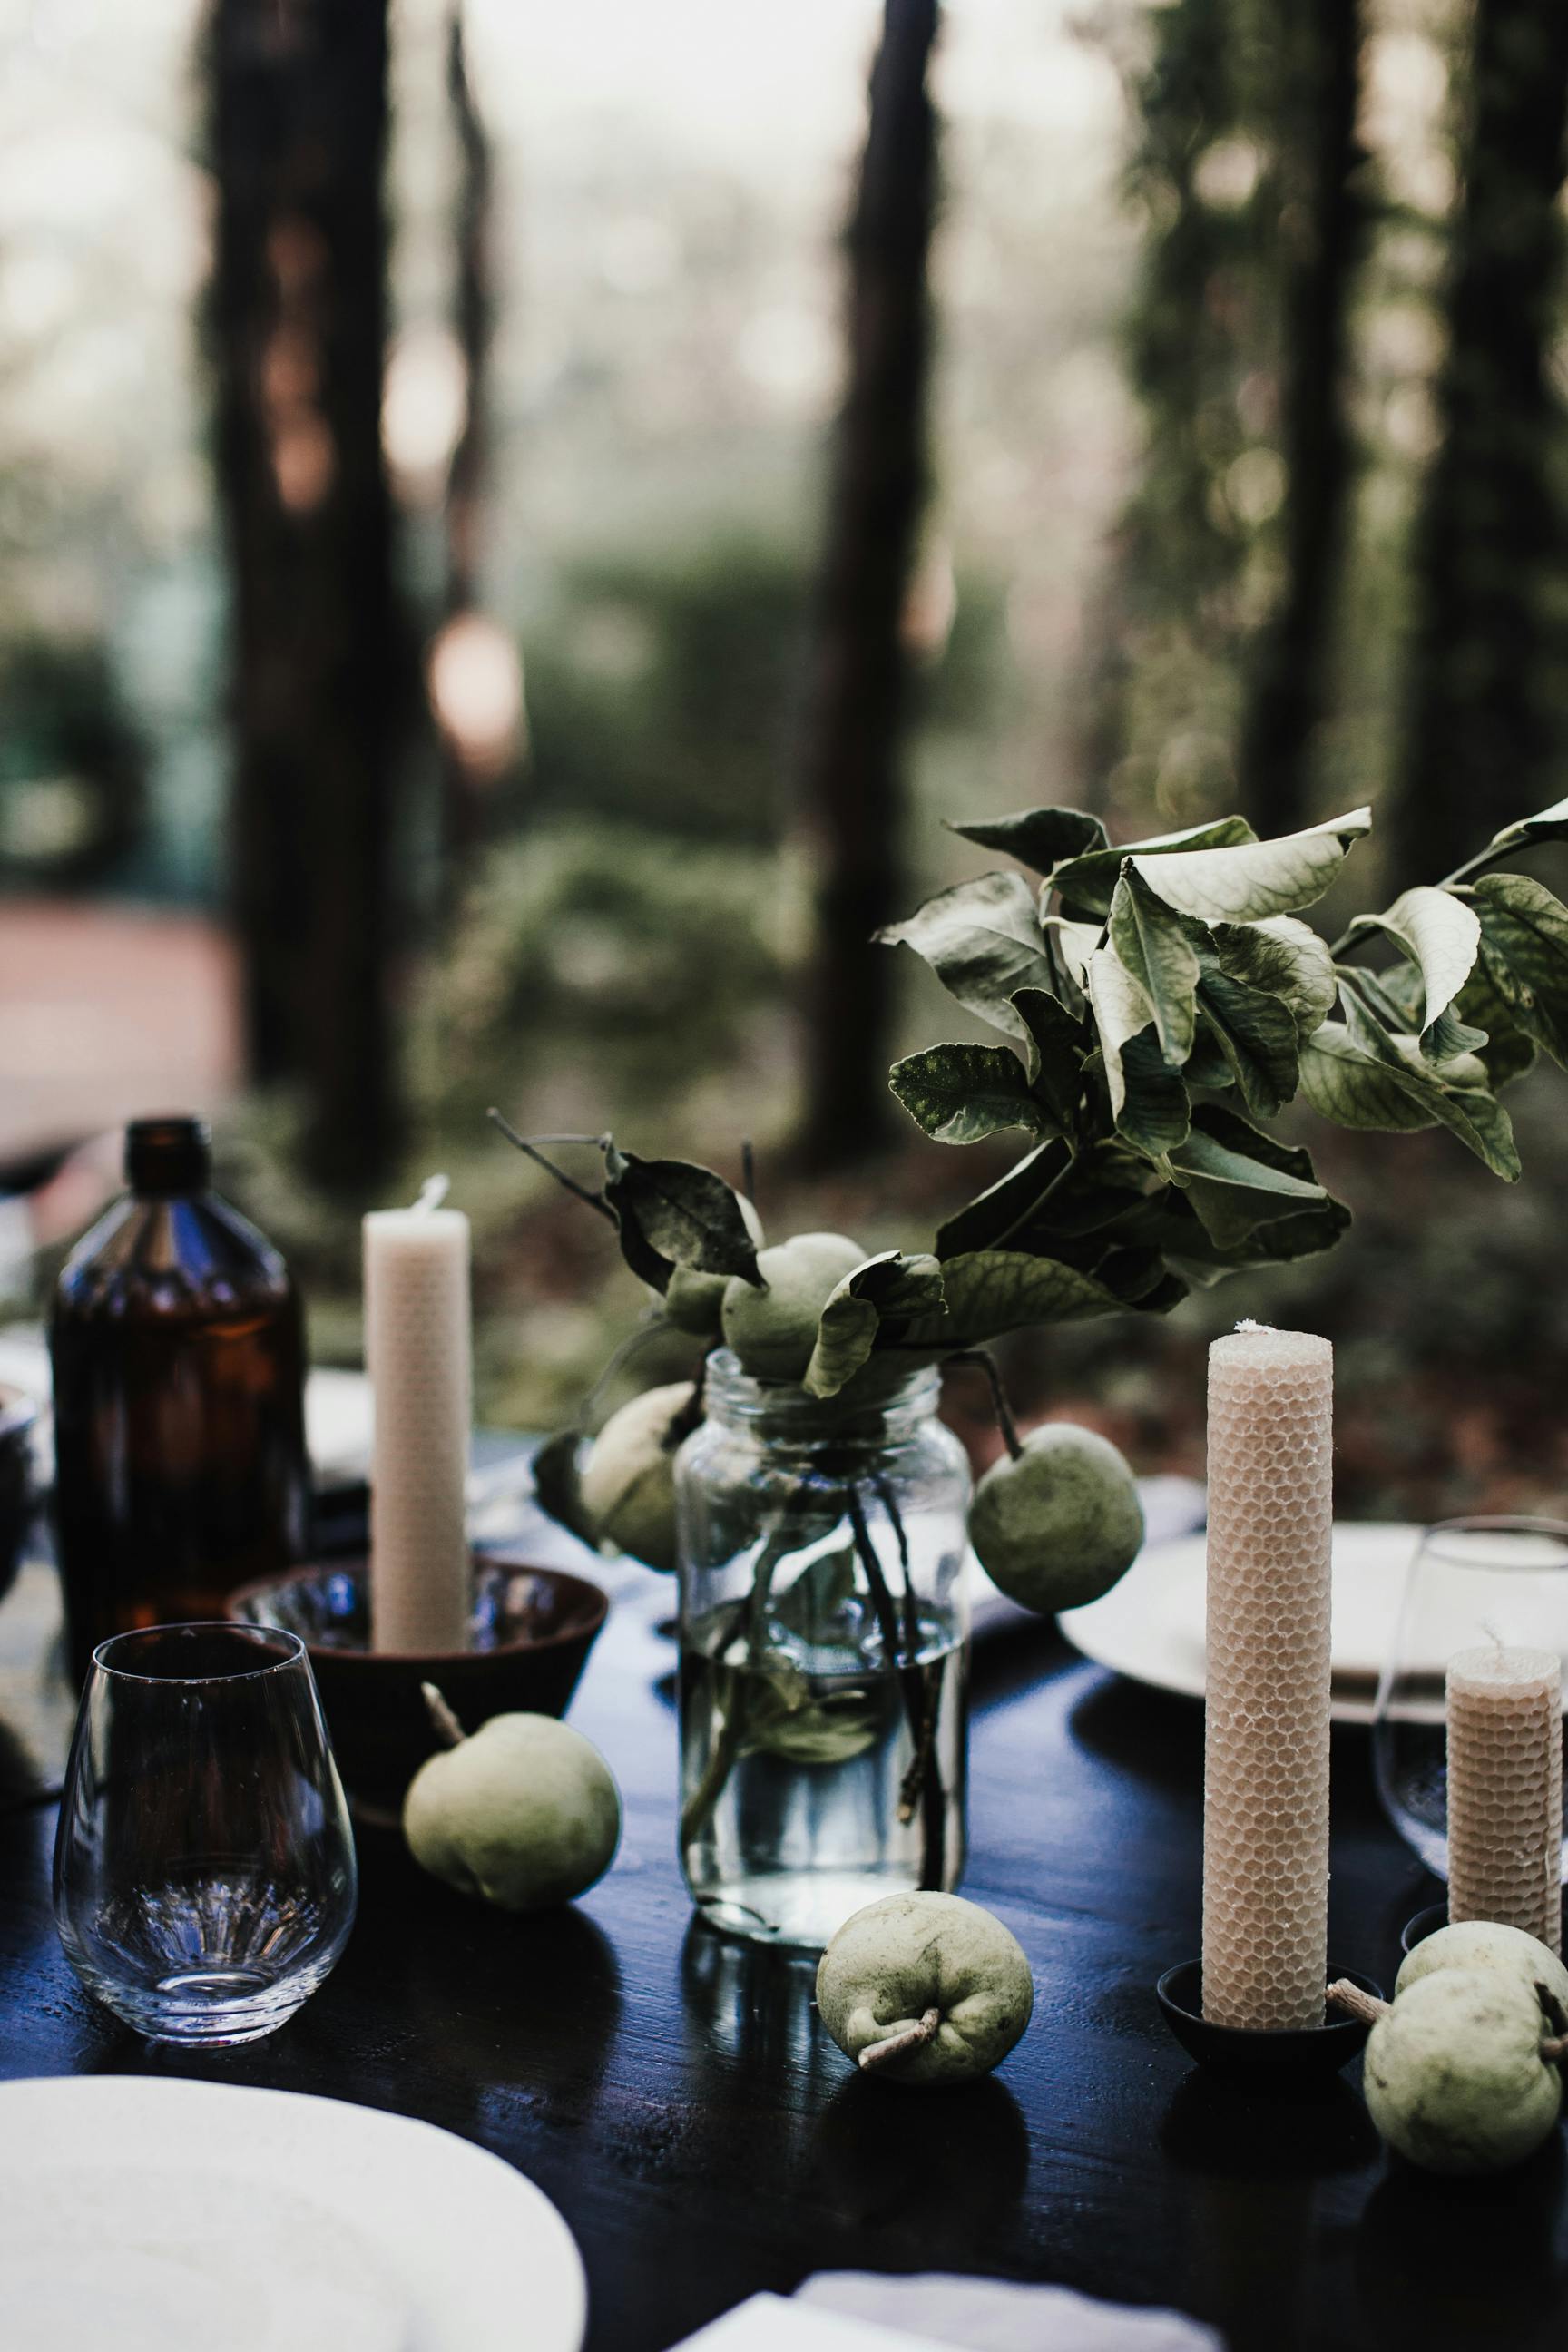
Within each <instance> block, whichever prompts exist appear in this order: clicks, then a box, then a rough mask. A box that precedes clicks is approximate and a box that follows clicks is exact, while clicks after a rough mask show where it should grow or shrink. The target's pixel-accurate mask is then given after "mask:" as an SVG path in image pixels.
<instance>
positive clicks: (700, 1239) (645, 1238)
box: [605, 1139, 762, 1291]
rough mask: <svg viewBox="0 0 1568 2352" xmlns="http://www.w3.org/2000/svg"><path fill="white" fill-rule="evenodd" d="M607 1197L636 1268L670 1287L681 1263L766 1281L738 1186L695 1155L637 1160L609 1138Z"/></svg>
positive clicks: (656, 1283)
mask: <svg viewBox="0 0 1568 2352" xmlns="http://www.w3.org/2000/svg"><path fill="white" fill-rule="evenodd" d="M605 1200H606V1201H607V1202H609V1204H610V1207H611V1208H612V1209H613V1210H614V1211H615V1214H616V1224H617V1225H618V1226H619V1228H620V1235H621V1255H623V1257H624V1258H625V1259H626V1264H627V1265H629V1266H630V1267H631V1270H632V1272H633V1273H634V1274H635V1275H637V1276H639V1277H640V1278H641V1279H642V1280H643V1281H644V1282H648V1283H651V1284H652V1285H653V1286H654V1288H655V1289H656V1290H661V1291H662V1290H667V1289H668V1286H669V1278H670V1276H671V1275H672V1274H673V1273H674V1272H675V1269H676V1267H677V1266H678V1265H684V1266H689V1267H690V1268H691V1270H692V1272H693V1273H696V1274H738V1275H740V1276H742V1279H743V1280H745V1281H747V1282H751V1283H757V1282H760V1281H761V1279H762V1277H761V1276H760V1275H759V1274H758V1272H757V1245H756V1243H755V1242H754V1241H753V1240H752V1234H751V1232H750V1229H749V1228H748V1226H747V1223H746V1220H745V1218H744V1216H743V1215H742V1211H741V1203H740V1200H739V1198H738V1197H737V1195H736V1193H735V1192H734V1189H733V1187H732V1186H731V1185H729V1184H726V1183H725V1181H724V1179H723V1178H722V1177H721V1176H716V1175H715V1174H714V1172H713V1171H712V1169H711V1168H699V1167H696V1166H694V1165H693V1163H692V1162H691V1161H690V1160H639V1159H638V1157H637V1153H636V1152H635V1151H622V1150H618V1149H617V1148H616V1145H615V1144H614V1143H612V1142H610V1141H609V1140H608V1139H605Z"/></svg>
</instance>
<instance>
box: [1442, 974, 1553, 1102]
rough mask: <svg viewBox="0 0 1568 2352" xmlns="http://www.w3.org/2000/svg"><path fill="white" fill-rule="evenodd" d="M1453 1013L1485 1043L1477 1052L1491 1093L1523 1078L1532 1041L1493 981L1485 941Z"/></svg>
mask: <svg viewBox="0 0 1568 2352" xmlns="http://www.w3.org/2000/svg"><path fill="white" fill-rule="evenodd" d="M1454 1011H1455V1012H1456V1013H1458V1017H1459V1019H1460V1020H1461V1021H1462V1022H1464V1023H1466V1024H1467V1025H1468V1026H1470V1027H1473V1028H1475V1029H1477V1030H1479V1032H1480V1034H1482V1035H1483V1036H1484V1037H1485V1038H1486V1041H1487V1042H1486V1044H1485V1045H1480V1046H1478V1047H1477V1049H1476V1050H1477V1052H1478V1053H1479V1055H1480V1059H1481V1063H1482V1066H1484V1068H1485V1070H1486V1074H1487V1083H1488V1084H1489V1087H1491V1089H1492V1092H1493V1093H1494V1094H1495V1093H1496V1092H1497V1090H1498V1088H1499V1087H1506V1086H1510V1085H1511V1084H1512V1082H1513V1080H1514V1079H1515V1078H1520V1077H1522V1076H1524V1073H1525V1072H1526V1070H1528V1069H1530V1068H1531V1066H1532V1065H1533V1063H1534V1061H1535V1040H1534V1038H1533V1037H1531V1036H1529V1035H1527V1034H1526V1033H1525V1031H1524V1030H1522V1029H1521V1027H1520V1026H1519V1023H1518V1017H1517V1015H1516V1014H1515V1013H1514V1010H1513V1007H1512V1006H1511V1005H1510V1003H1508V1002H1507V1000H1506V999H1505V998H1504V996H1503V994H1502V992H1501V991H1500V989H1499V987H1498V984H1497V982H1496V981H1495V980H1493V978H1492V976H1491V972H1490V970H1489V967H1488V963H1487V957H1486V945H1485V941H1484V940H1483V942H1482V946H1481V957H1480V961H1479V963H1478V964H1477V966H1476V968H1475V970H1474V971H1473V972H1471V974H1470V976H1469V978H1468V981H1467V982H1465V985H1464V988H1463V990H1462V992H1461V993H1460V996H1459V1001H1458V1003H1457V1004H1456V1005H1455V1007H1454Z"/></svg>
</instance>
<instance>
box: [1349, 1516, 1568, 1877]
mask: <svg viewBox="0 0 1568 2352" xmlns="http://www.w3.org/2000/svg"><path fill="white" fill-rule="evenodd" d="M1494 1642H1502V1643H1508V1644H1509V1645H1510V1647H1511V1646H1516V1645H1517V1646H1521V1647H1524V1648H1528V1649H1537V1650H1551V1651H1555V1652H1556V1653H1557V1654H1558V1655H1559V1656H1560V1657H1561V1658H1562V1659H1563V1680H1564V1684H1565V1685H1568V1526H1563V1525H1562V1524H1560V1523H1559V1522H1558V1521H1557V1520H1555V1519H1530V1518H1472V1519H1447V1520H1444V1521H1443V1522H1442V1523H1441V1524H1440V1525H1439V1526H1437V1527H1433V1528H1427V1529H1426V1533H1425V1534H1424V1535H1423V1537H1422V1538H1421V1541H1420V1544H1419V1546H1418V1547H1417V1549H1416V1552H1415V1558H1414V1559H1413V1560H1412V1561H1411V1563H1410V1568H1409V1570H1408V1572H1407V1575H1406V1578H1405V1597H1404V1600H1403V1602H1402V1603H1401V1606H1400V1612H1399V1618H1398V1622H1397V1624H1396V1626H1395V1629H1394V1646H1393V1648H1392V1650H1391V1651H1390V1653H1389V1654H1388V1656H1387V1658H1386V1659H1385V1660H1384V1668H1383V1675H1382V1679H1381V1681H1380V1683H1379V1685H1378V1693H1377V1706H1376V1713H1375V1717H1374V1721H1373V1765H1374V1769H1375V1770H1376V1774H1377V1788H1378V1794H1379V1796H1380V1797H1381V1798H1382V1800H1383V1805H1384V1811H1385V1812H1386V1813H1387V1815H1388V1817H1389V1820H1390V1821H1391V1822H1393V1823H1394V1828H1395V1829H1396V1830H1397V1831H1398V1832H1399V1834H1400V1835H1401V1837H1402V1838H1404V1839H1405V1843H1406V1844H1408V1845H1410V1846H1413V1847H1414V1848H1415V1852H1416V1853H1418V1854H1419V1855H1420V1857H1421V1859H1422V1861H1423V1862H1424V1863H1425V1864H1426V1867H1427V1869H1428V1870H1430V1871H1433V1872H1435V1873H1436V1875H1437V1877H1439V1878H1443V1879H1446V1878H1447V1875H1448V1767H1447V1730H1446V1723H1445V1709H1444V1685H1445V1680H1446V1677H1447V1668H1448V1661H1449V1659H1450V1658H1452V1657H1453V1656H1454V1655H1455V1654H1457V1653H1458V1651H1460V1650H1470V1649H1476V1648H1479V1647H1480V1646H1482V1645H1485V1644H1489V1643H1494ZM1565 1862H1568V1853H1565Z"/></svg>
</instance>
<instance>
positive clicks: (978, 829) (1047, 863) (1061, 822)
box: [948, 808, 1106, 874]
mask: <svg viewBox="0 0 1568 2352" xmlns="http://www.w3.org/2000/svg"><path fill="white" fill-rule="evenodd" d="M948 831H949V832H950V833H956V834H959V835H962V836H963V839H964V840H965V841H973V842H974V843H975V844H976V845H977V846H978V847H979V848H981V849H998V850H1000V851H1001V853H1002V855H1003V856H1004V857H1016V859H1017V860H1018V863H1019V864H1020V866H1030V867H1031V868H1032V869H1033V870H1034V872H1035V873H1037V874H1048V873H1049V872H1050V870H1051V868H1052V866H1059V865H1060V864H1061V863H1062V862H1063V860H1064V859H1066V858H1068V857H1077V856H1079V855H1080V853H1081V852H1082V851H1084V850H1087V849H1103V848H1104V847H1105V846H1106V836H1105V827H1104V826H1103V825H1102V824H1101V823H1100V819H1099V818H1098V817H1097V816H1089V815H1087V814H1085V812H1084V811H1083V810H1082V809H1075V808H1034V809H1020V810H1018V812H1017V814H1016V815H1014V816H998V817H993V818H991V819H990V820H989V821H988V822H987V823H985V824H950V825H949V826H948Z"/></svg>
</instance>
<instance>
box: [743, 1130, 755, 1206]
mask: <svg viewBox="0 0 1568 2352" xmlns="http://www.w3.org/2000/svg"><path fill="white" fill-rule="evenodd" d="M741 1190H742V1192H744V1194H745V1196H746V1198H747V1200H748V1201H750V1202H751V1204H752V1208H753V1209H754V1208H755V1207H756V1205H757V1155H756V1153H755V1152H754V1151H753V1150H752V1139H751V1137H750V1136H749V1135H748V1136H747V1138H746V1139H745V1141H744V1142H743V1143H742V1146H741Z"/></svg>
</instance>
